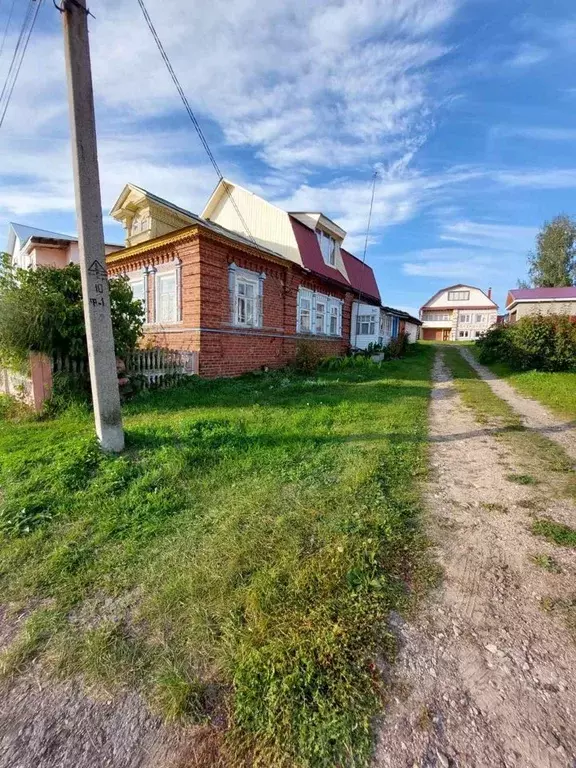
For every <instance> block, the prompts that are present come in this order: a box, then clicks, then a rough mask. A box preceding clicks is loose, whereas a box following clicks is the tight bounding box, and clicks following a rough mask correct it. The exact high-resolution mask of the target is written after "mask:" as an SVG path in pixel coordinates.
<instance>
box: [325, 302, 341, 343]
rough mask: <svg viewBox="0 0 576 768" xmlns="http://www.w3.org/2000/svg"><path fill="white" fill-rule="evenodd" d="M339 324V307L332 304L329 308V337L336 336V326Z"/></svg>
mask: <svg viewBox="0 0 576 768" xmlns="http://www.w3.org/2000/svg"><path fill="white" fill-rule="evenodd" d="M339 324H340V307H339V306H338V305H337V304H332V306H331V307H330V326H329V329H328V330H329V333H330V336H338V333H339V331H338V326H339Z"/></svg>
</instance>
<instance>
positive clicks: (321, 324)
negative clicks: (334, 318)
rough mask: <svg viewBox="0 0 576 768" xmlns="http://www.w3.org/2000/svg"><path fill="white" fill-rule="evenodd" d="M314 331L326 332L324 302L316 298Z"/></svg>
mask: <svg viewBox="0 0 576 768" xmlns="http://www.w3.org/2000/svg"><path fill="white" fill-rule="evenodd" d="M315 332H316V333H326V302H325V301H323V300H320V299H317V300H316V327H315Z"/></svg>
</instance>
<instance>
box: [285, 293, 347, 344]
mask: <svg viewBox="0 0 576 768" xmlns="http://www.w3.org/2000/svg"><path fill="white" fill-rule="evenodd" d="M343 305H344V302H343V301H342V300H341V299H336V298H334V297H333V296H328V295H326V294H324V293H315V292H314V291H313V290H311V289H310V288H303V287H302V286H300V287H299V288H298V300H297V317H296V332H297V333H305V334H309V335H312V336H331V337H332V338H336V337H341V336H342V311H343ZM319 307H322V309H321V310H320V312H319V309H318V308H319ZM319 314H320V316H321V317H322V322H321V326H319V325H318V316H319ZM304 318H306V322H304V321H303V319H304ZM334 319H335V327H334V322H333V320H334ZM320 327H321V330H320Z"/></svg>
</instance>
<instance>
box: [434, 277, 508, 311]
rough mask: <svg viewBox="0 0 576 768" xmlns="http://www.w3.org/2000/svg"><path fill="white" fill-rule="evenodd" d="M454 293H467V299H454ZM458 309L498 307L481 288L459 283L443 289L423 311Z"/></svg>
mask: <svg viewBox="0 0 576 768" xmlns="http://www.w3.org/2000/svg"><path fill="white" fill-rule="evenodd" d="M453 293H465V294H467V297H465V298H454V297H453V296H451V294H453ZM458 307H464V308H466V307H468V308H477V309H484V308H485V309H497V308H498V305H497V304H496V303H495V302H494V301H492V299H490V298H488V296H487V294H486V293H484V291H483V290H482V289H481V288H476V287H475V286H473V285H466V284H464V283H457V284H456V285H449V286H448V287H447V288H442V290H440V291H438V292H437V293H435V294H434V296H432V297H431V298H430V299H429V300H428V301H427V302H426V304H424V305H423V306H422V309H440V308H442V309H456V308H458Z"/></svg>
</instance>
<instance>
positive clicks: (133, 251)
mask: <svg viewBox="0 0 576 768" xmlns="http://www.w3.org/2000/svg"><path fill="white" fill-rule="evenodd" d="M197 234H198V225H197V224H193V225H191V226H189V227H185V228H184V229H179V230H177V231H176V232H170V233H169V234H168V235H162V237H156V238H155V239H154V240H147V241H146V242H144V243H139V244H138V245H132V246H130V247H129V248H124V249H123V250H122V251H115V252H114V253H111V254H109V255H108V256H106V261H107V263H108V264H113V263H114V262H116V261H122V259H128V258H130V256H138V254H140V253H147V252H148V251H153V250H155V249H156V248H162V247H163V246H165V245H171V244H172V243H180V242H181V241H182V240H186V239H188V238H189V237H191V236H193V235H197Z"/></svg>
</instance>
